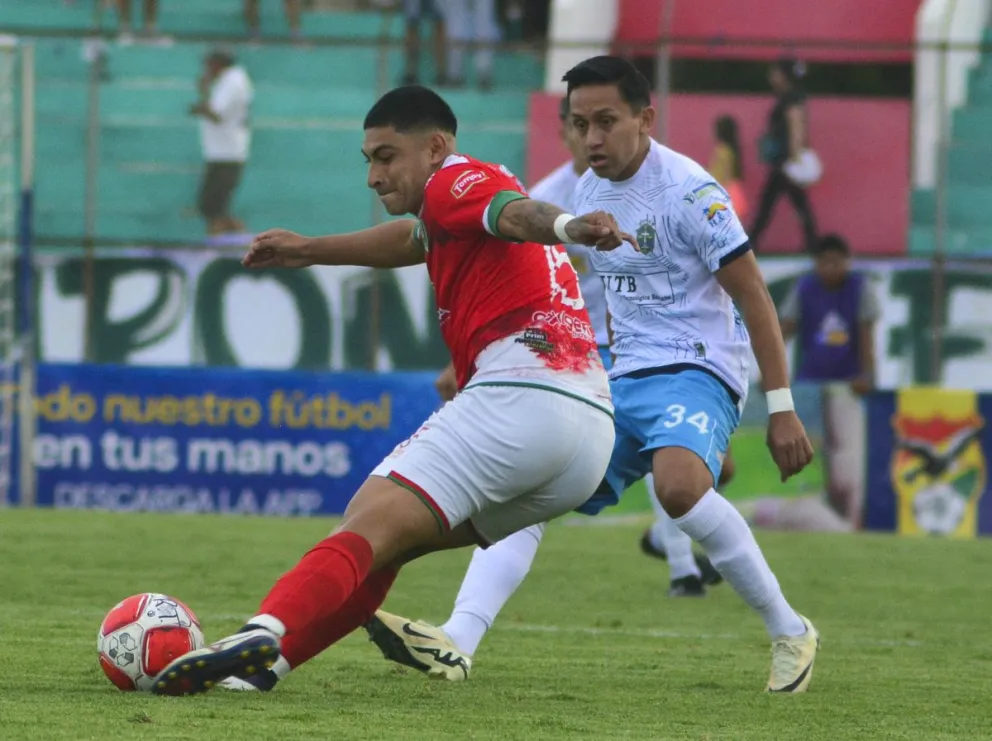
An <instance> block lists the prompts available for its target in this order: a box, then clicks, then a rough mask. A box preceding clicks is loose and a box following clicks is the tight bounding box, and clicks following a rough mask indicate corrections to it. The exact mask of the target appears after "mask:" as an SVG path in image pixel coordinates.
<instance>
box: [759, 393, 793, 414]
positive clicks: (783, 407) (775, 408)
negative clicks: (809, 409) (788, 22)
mask: <svg viewBox="0 0 992 741" xmlns="http://www.w3.org/2000/svg"><path fill="white" fill-rule="evenodd" d="M765 399H766V400H767V401H768V413H769V414H778V413H779V412H793V411H795V409H796V404H795V402H794V401H793V400H792V391H790V390H789V389H774V390H773V391H769V392H767V393H766V394H765Z"/></svg>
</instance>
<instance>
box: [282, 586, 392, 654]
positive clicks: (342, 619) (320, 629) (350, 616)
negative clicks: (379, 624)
mask: <svg viewBox="0 0 992 741" xmlns="http://www.w3.org/2000/svg"><path fill="white" fill-rule="evenodd" d="M397 573H398V569H382V570H380V571H376V572H374V573H372V574H369V575H368V576H367V577H366V578H365V581H364V582H363V583H362V586H360V587H359V588H358V589H357V590H355V593H354V594H352V595H351V599H349V600H348V601H347V602H345V603H344V604H343V605H341V609H339V610H338V611H337V612H335V613H334V614H333V615H330V616H328V617H325V618H323V619H322V620H317V621H314V622H312V623H310V624H309V625H307V626H306V627H305V628H303V629H301V630H298V631H296V632H293V633H287V634H286V637H285V638H284V639H283V641H282V655H283V656H284V657H285V659H286V661H288V662H289V665H290V666H291V667H292V668H293V669H295V668H296V667H298V666H299V665H300V664H302V663H304V662H306V661H310V659H312V658H313V657H314V656H316V655H317V654H319V653H320V652H321V651H323V650H324V649H326V648H327V647H328V646H331V645H332V644H334V643H337V642H338V641H340V640H341V639H342V638H344V637H345V636H346V635H348V634H349V633H351V632H352V631H353V630H355V629H356V628H358V627H360V626H362V625H365V623H367V622H368V621H369V620H371V619H372V615H374V614H375V611H376V610H378V609H379V608H380V607H381V606H382V603H383V602H385V601H386V594H387V593H388V592H389V588H390V587H391V586H393V582H394V581H395V580H396V574H397Z"/></svg>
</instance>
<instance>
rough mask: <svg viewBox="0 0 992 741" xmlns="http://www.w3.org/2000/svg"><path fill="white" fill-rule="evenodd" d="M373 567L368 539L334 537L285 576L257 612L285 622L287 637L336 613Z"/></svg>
mask: <svg viewBox="0 0 992 741" xmlns="http://www.w3.org/2000/svg"><path fill="white" fill-rule="evenodd" d="M371 568H372V546H371V545H369V542H368V541H367V540H365V538H363V537H362V536H361V535H356V534H355V533H348V532H344V533H338V534H336V535H332V536H331V537H329V538H325V539H324V540H322V541H320V542H319V543H318V544H317V545H315V546H314V547H313V548H311V549H310V552H309V553H307V554H306V555H305V556H304V557H303V558H301V559H300V562H299V563H298V564H296V566H295V567H294V568H293V569H292V570H291V571H288V572H287V573H285V574H283V575H282V577H281V578H280V579H279V581H277V582H276V584H275V586H274V587H272V591H270V592H269V594H268V596H267V597H266V598H265V599H264V600H262V606H261V607H260V608H259V611H258V612H259V614H260V615H272V616H273V617H275V618H278V619H279V620H280V621H282V624H283V625H285V626H286V633H287V634H289V633H292V632H295V631H298V630H301V629H303V628H304V627H305V626H307V625H310V624H311V623H315V622H317V621H322V620H324V619H326V618H328V617H330V616H331V615H333V614H334V613H335V612H337V611H338V610H339V609H340V608H341V606H342V605H343V604H344V603H345V602H347V601H348V598H349V597H351V595H352V594H353V593H354V592H355V590H356V589H358V587H359V586H360V585H361V584H362V582H363V581H365V577H366V576H368V573H369V569H371Z"/></svg>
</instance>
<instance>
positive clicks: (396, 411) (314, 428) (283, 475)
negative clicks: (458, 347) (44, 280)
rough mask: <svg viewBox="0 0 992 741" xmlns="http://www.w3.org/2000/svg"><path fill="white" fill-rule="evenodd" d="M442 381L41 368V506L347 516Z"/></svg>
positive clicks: (408, 376) (421, 376)
mask: <svg viewBox="0 0 992 741" xmlns="http://www.w3.org/2000/svg"><path fill="white" fill-rule="evenodd" d="M434 378H435V373H432V372H431V373H391V374H372V373H321V374H317V373H302V372H284V371H251V370H244V369H214V368H164V369H163V368H140V367H133V366H132V367H126V368H125V367H121V366H112V365H48V364H44V365H41V366H40V367H39V368H38V384H37V395H36V401H35V410H36V419H37V435H36V437H35V444H34V459H35V467H36V471H37V491H38V494H37V504H38V505H40V506H52V507H58V508H70V509H89V508H99V509H107V510H122V511H168V512H220V513H243V514H260V515H301V516H302V515H317V514H320V515H333V514H340V513H341V512H343V511H344V508H345V506H346V505H347V503H348V501H349V499H350V498H351V496H352V495H353V494H354V493H355V491H356V490H357V489H358V487H359V486H360V485H361V483H362V481H363V480H364V479H365V477H366V476H367V475H368V473H369V472H370V471H371V470H372V469H373V468H374V467H375V466H376V465H377V464H378V463H379V462H380V461H381V460H382V459H383V458H384V457H385V456H386V455H387V454H388V453H389V452H390V451H391V450H392V449H393V447H394V446H395V445H397V444H398V443H399V442H401V441H402V440H404V439H405V438H407V437H408V436H409V435H411V434H412V433H413V432H415V431H416V430H417V428H418V427H419V426H420V424H421V423H422V422H423V421H424V420H425V419H426V418H427V417H428V416H429V415H430V414H431V413H432V412H433V411H434V410H435V409H436V408H437V407H438V404H439V401H438V397H437V393H436V392H435V390H434V386H433V382H434Z"/></svg>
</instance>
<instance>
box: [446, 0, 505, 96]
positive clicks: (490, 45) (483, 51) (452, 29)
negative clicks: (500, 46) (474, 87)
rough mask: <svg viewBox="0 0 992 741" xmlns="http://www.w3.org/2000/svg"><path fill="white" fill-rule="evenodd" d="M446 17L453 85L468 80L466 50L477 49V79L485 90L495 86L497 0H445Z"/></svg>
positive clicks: (497, 25)
mask: <svg viewBox="0 0 992 741" xmlns="http://www.w3.org/2000/svg"><path fill="white" fill-rule="evenodd" d="M442 8H443V10H442V12H443V13H444V20H445V23H446V25H447V29H448V38H449V39H450V41H451V45H450V49H449V52H448V75H449V78H450V79H449V82H450V83H451V84H452V85H461V84H463V83H464V81H465V53H466V51H467V50H468V48H469V47H472V48H474V49H475V75H476V82H477V84H478V85H479V88H481V89H482V90H491V89H492V87H493V66H494V63H495V59H496V50H495V45H496V43H498V42H499V40H500V29H499V23H498V21H497V19H496V3H495V1H494V0H444V1H443V6H442Z"/></svg>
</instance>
